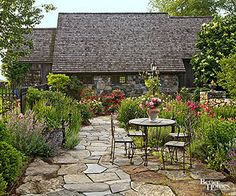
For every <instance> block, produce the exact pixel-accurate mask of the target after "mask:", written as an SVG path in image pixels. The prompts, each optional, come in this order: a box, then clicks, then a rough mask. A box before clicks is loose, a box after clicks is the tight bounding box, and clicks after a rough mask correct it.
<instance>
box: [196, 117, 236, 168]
mask: <svg viewBox="0 0 236 196" xmlns="http://www.w3.org/2000/svg"><path fill="white" fill-rule="evenodd" d="M235 130H236V122H235V120H221V119H218V118H212V117H209V116H206V115H202V116H201V126H199V127H198V129H197V130H196V139H195V141H194V149H193V154H195V155H198V156H199V158H201V159H203V160H204V161H206V162H207V163H208V165H209V166H210V167H211V168H213V169H217V170H219V169H223V168H224V162H225V161H226V159H227V157H226V155H227V152H228V150H229V149H230V148H232V146H233V145H235V144H234V143H235V138H236V132H235Z"/></svg>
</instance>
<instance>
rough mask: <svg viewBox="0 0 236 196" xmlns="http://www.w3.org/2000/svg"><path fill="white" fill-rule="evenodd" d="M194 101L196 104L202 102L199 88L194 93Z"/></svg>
mask: <svg viewBox="0 0 236 196" xmlns="http://www.w3.org/2000/svg"><path fill="white" fill-rule="evenodd" d="M193 101H194V102H200V88H199V87H197V88H196V89H195V90H194V93H193Z"/></svg>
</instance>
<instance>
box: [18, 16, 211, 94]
mask: <svg viewBox="0 0 236 196" xmlns="http://www.w3.org/2000/svg"><path fill="white" fill-rule="evenodd" d="M210 20H211V18H210V17H170V16H169V15H168V14H166V13H59V16H58V25H57V28H54V29H34V31H33V33H32V35H31V38H32V40H33V44H34V49H33V50H32V52H31V54H30V55H29V56H27V57H24V58H22V59H21V61H27V62H31V63H32V64H33V67H32V71H31V73H30V74H29V77H28V79H29V81H30V82H31V83H32V81H34V83H37V84H39V83H45V82H46V76H47V74H48V73H49V72H53V73H65V74H68V75H74V76H76V77H78V78H79V79H81V80H82V81H83V82H84V83H85V84H88V85H90V86H92V87H95V88H97V89H98V91H103V90H110V89H112V88H116V87H120V88H121V89H124V90H125V91H126V93H127V94H129V95H138V94H142V93H143V92H144V91H145V87H144V84H143V81H142V79H141V78H140V76H139V73H141V72H143V71H151V67H150V65H151V64H153V63H154V62H155V68H157V69H158V70H159V71H160V74H161V90H162V91H164V92H175V91H177V90H178V89H179V88H180V87H183V86H186V87H192V86H193V73H192V67H191V65H190V59H191V57H192V56H193V55H194V54H195V53H196V48H195V43H196V39H197V32H199V30H200V27H201V25H202V24H203V23H207V22H209V21H210Z"/></svg>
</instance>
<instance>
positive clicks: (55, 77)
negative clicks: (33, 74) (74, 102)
mask: <svg viewBox="0 0 236 196" xmlns="http://www.w3.org/2000/svg"><path fill="white" fill-rule="evenodd" d="M69 83H70V77H69V76H67V75H65V74H53V73H49V75H48V85H49V86H51V89H52V90H55V91H60V92H65V91H66V88H67V86H68V85H69Z"/></svg>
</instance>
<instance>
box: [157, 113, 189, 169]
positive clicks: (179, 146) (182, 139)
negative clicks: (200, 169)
mask: <svg viewBox="0 0 236 196" xmlns="http://www.w3.org/2000/svg"><path fill="white" fill-rule="evenodd" d="M192 125H193V122H192V117H191V116H189V117H188V118H187V119H186V121H185V126H184V127H183V130H184V131H183V132H181V129H180V126H178V125H177V126H176V128H177V132H176V133H170V134H169V136H171V137H172V140H170V141H168V142H166V143H165V144H164V145H163V147H162V149H161V156H162V162H163V169H165V162H166V160H165V155H164V153H165V150H166V149H168V153H169V157H170V163H171V164H173V161H174V160H175V161H178V151H182V152H183V158H182V159H183V160H182V161H183V171H184V172H185V165H186V162H185V154H186V151H187V149H188V148H189V154H190V159H189V165H190V168H191V167H192V157H191V146H190V144H191V140H192V137H193V126H192Z"/></svg>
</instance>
